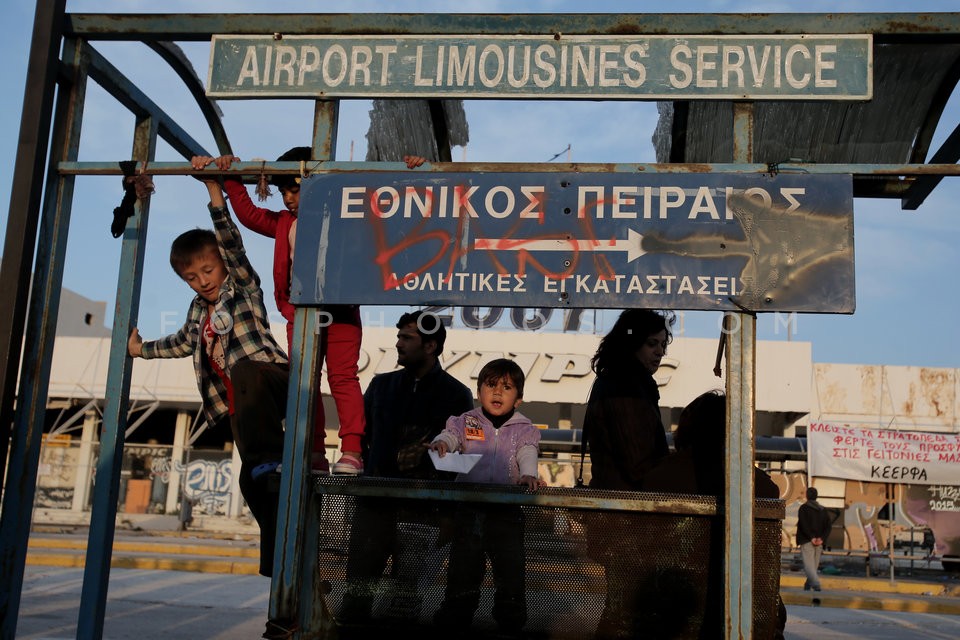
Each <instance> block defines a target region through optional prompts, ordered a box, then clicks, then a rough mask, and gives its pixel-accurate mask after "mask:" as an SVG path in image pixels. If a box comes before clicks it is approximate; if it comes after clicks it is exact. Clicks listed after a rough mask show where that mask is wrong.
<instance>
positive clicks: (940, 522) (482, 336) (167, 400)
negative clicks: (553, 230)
mask: <svg viewBox="0 0 960 640" xmlns="http://www.w3.org/2000/svg"><path fill="white" fill-rule="evenodd" d="M63 300H64V302H63V304H62V307H61V313H60V318H61V322H60V325H59V330H60V335H58V338H57V342H56V350H55V354H54V360H53V368H52V373H51V380H50V393H49V406H48V413H47V425H46V431H47V437H46V438H45V439H44V446H43V453H42V457H41V468H40V473H39V476H38V489H37V503H36V506H37V508H38V509H39V510H41V511H43V510H58V511H60V512H62V513H60V515H61V516H63V517H65V518H67V517H72V518H74V519H75V521H78V522H79V521H83V520H84V519H85V518H88V517H89V509H90V499H91V495H92V491H91V489H92V477H93V471H94V469H95V466H96V455H97V446H98V445H97V442H98V432H99V425H100V411H102V407H103V406H104V398H105V394H106V388H105V387H106V372H107V363H108V358H109V350H110V338H109V330H108V329H106V328H105V327H104V326H103V315H104V311H105V305H104V303H98V302H94V301H90V300H87V299H85V298H83V297H82V296H78V295H76V294H73V293H72V292H68V291H64V297H63ZM400 312H401V311H400V310H399V309H398V310H397V311H396V314H395V316H399V313H400ZM456 320H459V318H458V319H456ZM395 321H396V317H394V316H391V317H389V318H384V320H383V322H380V323H369V322H368V323H367V324H366V325H365V327H364V335H363V343H362V352H361V358H360V384H361V387H362V388H364V389H365V388H366V386H367V384H368V383H369V382H370V380H371V378H372V377H373V376H374V375H376V374H377V373H382V372H387V371H391V370H393V369H394V368H395V367H396V350H395V348H394V344H395V342H396V329H395V328H394V326H393V324H394V322H395ZM458 324H461V325H462V323H460V322H457V321H455V322H454V323H453V325H452V327H451V328H450V329H449V330H448V336H447V342H446V346H445V349H444V353H443V356H442V358H441V362H442V365H443V366H444V368H445V369H446V370H447V371H449V372H450V373H451V374H452V375H453V376H455V377H456V378H458V379H459V380H460V381H462V382H463V383H464V384H466V385H467V386H468V387H470V388H472V389H473V388H476V383H477V375H478V373H479V371H480V369H481V367H482V366H483V365H484V364H485V363H486V362H488V361H489V360H491V359H494V358H501V357H508V358H511V359H513V360H515V361H516V362H517V363H518V364H519V365H520V366H521V368H522V369H523V370H524V372H525V373H526V376H527V382H526V388H525V391H524V403H523V407H522V411H523V412H524V413H525V414H526V415H527V416H529V417H530V418H531V419H532V420H533V422H534V423H536V424H537V425H538V426H540V427H542V428H544V429H549V430H550V431H546V432H545V439H544V446H543V450H544V453H543V458H542V460H541V465H540V469H541V471H540V473H541V477H542V478H543V479H544V480H546V481H547V482H549V483H551V484H553V485H559V486H572V485H573V482H574V478H575V477H576V466H577V465H578V464H579V446H578V445H576V442H577V441H578V438H579V434H578V433H577V430H578V429H579V428H580V425H581V423H582V419H583V414H584V408H585V404H586V401H587V397H588V395H589V392H590V387H591V384H592V383H593V380H594V375H593V372H592V371H591V369H590V358H591V356H592V355H593V354H594V352H595V351H596V348H597V345H598V343H599V340H600V335H596V334H593V333H584V332H577V333H572V332H561V331H559V330H553V331H551V330H538V331H521V330H514V329H512V328H511V330H507V329H504V328H500V327H494V328H484V329H480V330H476V329H468V328H460V327H458V326H457V325H458ZM377 325H379V326H377ZM274 333H275V335H277V336H278V339H279V340H280V341H281V344H282V343H283V339H284V338H283V337H284V335H285V331H284V330H283V327H282V325H277V326H275V327H274ZM718 338H719V336H718ZM717 346H718V339H706V338H688V337H683V336H677V337H675V339H674V342H673V343H672V344H671V345H670V348H669V350H668V353H667V356H666V358H665V359H664V361H663V363H662V364H661V367H660V370H659V371H658V373H657V375H656V376H655V377H656V379H657V381H658V382H659V385H660V393H661V408H662V411H663V418H664V424H665V425H670V428H671V429H673V428H675V426H676V423H677V419H678V417H679V413H680V410H681V409H682V408H683V407H684V406H685V405H686V404H687V403H688V402H690V400H692V399H693V398H695V397H696V396H697V395H699V394H700V393H702V392H704V391H709V390H711V389H723V380H722V379H721V378H718V377H716V376H715V375H714V372H713V368H714V363H715V361H716V356H717ZM321 386H322V390H323V392H324V403H325V409H326V415H327V434H328V436H327V446H328V454H329V456H328V457H330V458H331V459H332V458H333V457H334V455H335V453H334V451H332V450H331V448H333V447H336V446H337V445H338V444H339V442H338V439H337V437H336V429H337V417H336V409H335V407H334V405H333V402H332V400H331V399H330V397H329V393H328V391H329V390H328V388H327V386H326V380H325V379H324V380H323V382H322V384H321ZM958 389H960V369H942V368H927V367H909V366H883V365H849V364H832V363H818V362H813V359H812V350H811V344H810V343H808V342H802V341H788V340H782V341H758V343H757V378H756V408H757V419H756V435H757V436H773V437H781V438H790V439H793V440H792V442H793V443H794V444H795V445H797V448H796V450H795V451H793V453H789V452H781V453H777V452H776V451H769V450H766V449H764V450H762V451H761V450H759V449H758V454H757V458H758V463H759V464H760V465H761V466H763V467H765V468H767V469H768V471H769V472H770V473H771V475H772V476H773V478H774V480H775V482H777V484H778V485H779V486H780V489H781V496H782V497H783V498H784V499H785V500H786V501H787V514H788V515H787V521H786V522H785V529H784V532H785V533H784V546H793V545H794V540H793V522H794V521H795V514H796V509H797V508H798V506H799V504H800V503H801V502H802V501H803V494H804V491H805V488H806V486H807V483H808V482H809V481H811V479H810V478H808V476H807V470H806V460H805V455H804V454H803V447H804V446H805V443H806V439H805V437H806V435H807V428H808V426H809V425H810V424H811V423H829V424H839V425H860V426H867V427H869V428H871V429H876V430H890V431H903V432H926V433H933V434H951V435H954V436H955V435H957V434H960V419H958V413H960V400H958V395H960V394H958ZM128 424H129V426H128V429H127V434H126V443H127V444H126V447H125V450H124V463H123V467H124V471H123V480H122V483H121V484H122V486H121V497H120V504H119V511H120V512H125V513H128V514H134V513H167V514H171V513H178V512H179V511H180V510H181V505H182V504H183V501H184V499H185V498H186V499H188V500H189V502H190V504H191V506H192V512H193V516H194V518H196V519H197V522H199V523H201V526H202V522H203V518H205V517H210V518H224V517H225V518H244V517H245V515H244V514H245V507H244V505H243V503H242V499H241V498H240V493H239V490H238V486H237V484H236V474H234V473H233V469H234V468H239V459H238V458H237V457H236V454H235V452H234V451H233V449H232V447H231V446H230V443H229V434H228V433H221V432H218V431H217V430H215V429H207V428H206V425H205V424H203V417H202V415H201V412H200V398H199V394H198V391H197V388H196V382H195V377H194V374H193V369H192V364H191V360H190V359H189V358H184V359H179V360H140V359H138V360H136V362H135V366H134V369H133V379H132V384H131V389H130V416H129V423H128ZM570 430H573V431H572V432H570ZM567 432H570V433H567ZM551 442H553V444H550V443H551ZM797 451H799V452H800V454H799V455H798V454H797ZM587 475H588V474H587ZM812 481H813V483H814V484H815V485H816V486H817V488H818V489H819V491H820V495H821V502H823V503H824V504H826V505H827V506H828V507H832V508H834V509H836V510H837V512H838V516H841V515H842V517H838V521H837V524H836V526H835V536H834V538H832V542H833V546H834V547H836V548H843V549H848V550H854V551H862V552H864V553H869V551H870V550H874V551H876V550H883V549H886V548H887V546H888V542H889V540H888V538H887V535H888V533H887V532H889V531H890V529H891V522H890V511H891V510H890V509H889V503H891V502H894V503H897V504H898V505H899V506H900V507H902V508H894V509H893V510H892V511H893V523H892V527H893V530H894V538H895V539H896V540H898V541H899V540H901V539H906V538H907V537H910V538H913V537H914V536H916V539H917V541H918V543H919V542H920V541H921V540H922V539H923V535H922V533H923V532H924V531H927V530H928V528H932V529H933V530H934V536H935V538H936V541H937V547H938V548H937V549H936V550H934V549H930V552H931V553H933V554H935V555H960V539H958V538H960V487H956V486H934V485H925V486H916V485H903V484H886V483H874V482H861V481H852V480H843V479H834V478H826V477H817V478H813V479H812ZM918 492H919V494H918ZM918 495H919V498H920V500H921V502H923V501H925V502H926V503H927V505H926V506H927V507H928V508H927V509H924V513H922V514H921V513H919V511H918V510H917V509H916V508H914V509H913V511H914V512H916V513H914V514H913V515H911V510H910V509H909V508H907V505H908V502H910V501H911V500H912V501H913V502H912V504H917V502H916V501H917V500H918ZM68 513H69V514H70V515H69V516H68ZM928 537H929V532H928ZM929 544H930V542H929V541H928V545H929Z"/></svg>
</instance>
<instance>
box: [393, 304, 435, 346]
mask: <svg viewBox="0 0 960 640" xmlns="http://www.w3.org/2000/svg"><path fill="white" fill-rule="evenodd" d="M408 324H414V325H416V326H417V333H418V334H420V340H422V341H423V342H426V341H428V340H433V341H434V342H436V343H437V350H436V352H435V353H434V355H436V356H437V357H440V354H441V353H443V343H444V342H446V340H447V328H446V327H444V326H443V321H442V320H440V318H438V317H437V316H436V315H435V314H432V313H429V312H427V311H423V310H422V309H421V310H417V311H412V312H410V313H405V314H403V315H402V316H400V319H399V320H397V329H403V328H404V327H405V326H407V325H408Z"/></svg>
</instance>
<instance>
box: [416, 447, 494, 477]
mask: <svg viewBox="0 0 960 640" xmlns="http://www.w3.org/2000/svg"><path fill="white" fill-rule="evenodd" d="M427 453H429V454H430V459H431V460H433V466H434V467H436V469H437V470H438V471H455V472H457V473H469V472H470V469H473V465H475V464H477V462H478V461H479V460H480V458H482V457H483V454H482V453H460V452H459V451H455V452H453V453H447V455H445V456H443V457H442V458H441V457H440V454H439V453H437V452H436V451H433V450H430V451H428V452H427Z"/></svg>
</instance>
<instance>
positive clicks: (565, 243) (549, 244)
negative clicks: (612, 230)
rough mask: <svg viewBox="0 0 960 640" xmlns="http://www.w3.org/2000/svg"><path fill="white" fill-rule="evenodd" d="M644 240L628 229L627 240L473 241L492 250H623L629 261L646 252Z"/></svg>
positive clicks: (496, 239) (478, 247)
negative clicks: (643, 245) (642, 244)
mask: <svg viewBox="0 0 960 640" xmlns="http://www.w3.org/2000/svg"><path fill="white" fill-rule="evenodd" d="M642 241H643V235H641V234H639V233H637V232H636V231H634V230H633V229H627V239H626V240H577V239H575V238H569V239H555V240H554V239H550V240H542V239H540V240H517V239H513V238H510V239H501V238H477V239H476V240H474V241H473V248H474V249H488V250H492V251H521V250H522V251H623V252H626V254H627V262H633V261H634V260H636V259H637V258H639V257H640V256H642V255H643V254H644V253H646V252H645V251H644V250H643V247H642V246H641V243H642Z"/></svg>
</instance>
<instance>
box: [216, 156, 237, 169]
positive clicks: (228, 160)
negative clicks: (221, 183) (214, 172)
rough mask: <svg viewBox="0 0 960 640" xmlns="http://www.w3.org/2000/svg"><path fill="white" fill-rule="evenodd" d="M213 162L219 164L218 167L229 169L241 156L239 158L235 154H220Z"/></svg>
mask: <svg viewBox="0 0 960 640" xmlns="http://www.w3.org/2000/svg"><path fill="white" fill-rule="evenodd" d="M213 162H214V164H216V165H217V169H220V170H222V171H226V170H227V169H229V168H230V165H232V164H233V163H234V162H240V158H238V157H237V156H235V155H231V154H227V155H225V156H220V157H219V158H215V159H214V160H213Z"/></svg>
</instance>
